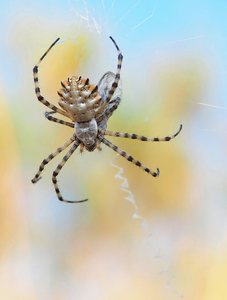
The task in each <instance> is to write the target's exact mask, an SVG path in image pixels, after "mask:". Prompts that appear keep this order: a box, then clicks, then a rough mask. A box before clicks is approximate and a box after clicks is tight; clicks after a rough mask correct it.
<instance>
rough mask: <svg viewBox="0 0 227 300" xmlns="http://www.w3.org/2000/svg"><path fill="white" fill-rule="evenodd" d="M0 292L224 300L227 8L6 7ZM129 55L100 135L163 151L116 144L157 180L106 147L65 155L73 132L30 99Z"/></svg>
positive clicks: (113, 1) (51, 297)
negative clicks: (55, 177) (55, 176)
mask: <svg viewBox="0 0 227 300" xmlns="http://www.w3.org/2000/svg"><path fill="white" fill-rule="evenodd" d="M0 6H1V21H0V25H1V26H0V37H1V47H0V54H1V59H0V61H1V67H0V154H1V155H0V174H1V175H0V176H1V181H0V298H1V299H6V300H8V299H9V300H14V299H21V300H27V299H28V300H38V299H48V300H63V299H67V300H71V299H82V300H84V299H85V300H87V299H88V300H90V299H92V300H96V299H97V300H100V299H101V300H104V299H110V300H116V299H117V300H119V299H124V300H126V299H130V300H133V299H135V300H138V299H140V300H150V299H155V300H167V299H177V300H178V299H186V300H191V299H193V300H197V299H199V300H214V299H215V300H217V299H218V300H224V299H227V285H226V280H227V234H226V232H227V218H226V215H227V201H226V197H227V187H226V180H227V171H226V167H227V159H226V157H227V143H226V135H227V26H226V20H227V2H226V1H224V0H220V1H211V0H210V1H209V0H208V1H204V0H202V1H195V0H191V1H186V0H184V1H177V0H173V1H164V0H156V1H154V0H151V1H139V0H127V1H124V2H123V1H117V0H97V1H88V0H87V1H86V0H83V1H77V0H71V1H70V0H69V1H67V0H65V1H63V0H62V1H60V0H59V1H43V0H40V1H32V2H30V1H25V0H21V1H0ZM109 35H112V36H113V37H114V38H115V39H116V41H117V43H118V44H119V46H120V48H121V50H122V52H123V54H124V61H123V69H122V85H123V95H122V103H121V105H120V107H119V109H118V110H117V111H116V112H115V113H114V115H113V116H112V117H111V119H110V120H109V125H108V128H109V129H110V130H117V131H122V132H132V133H134V132H135V133H138V134H143V135H147V136H165V135H169V134H171V133H174V132H175V131H176V130H177V129H178V127H179V125H180V124H181V123H182V124H183V130H182V132H181V134H180V135H179V136H178V137H177V138H176V139H175V140H172V141H171V142H169V143H143V142H140V141H130V140H124V139H120V138H110V140H111V141H112V142H114V143H115V144H117V145H118V146H120V147H121V148H122V149H124V150H126V151H127V152H128V153H129V154H131V155H133V156H135V157H136V158H137V159H139V160H141V161H142V162H143V163H144V164H145V165H147V166H149V167H151V168H153V169H155V168H157V167H159V168H160V172H161V173H160V177H159V178H152V177H151V176H149V175H148V174H147V173H145V172H143V171H141V170H140V169H139V168H137V167H136V166H134V165H132V164H130V163H128V162H127V161H125V160H124V159H123V158H121V157H119V156H117V155H116V153H115V152H113V151H112V150H111V149H108V148H107V147H105V145H103V150H102V151H101V152H97V151H96V152H93V153H83V154H82V155H81V154H80V153H79V152H78V151H77V152H76V153H75V154H74V156H73V157H72V158H71V159H70V161H69V162H68V163H67V164H66V166H65V168H64V169H63V170H62V172H61V174H60V175H59V185H60V187H61V189H62V193H63V195H64V196H65V197H66V198H67V199H70V200H74V199H81V198H84V197H88V198H89V201H88V202H86V203H84V204H79V205H70V204H64V203H60V202H59V201H58V200H57V198H56V195H55V192H54V188H53V186H52V182H51V174H52V172H53V170H54V168H55V167H56V166H57V164H58V162H59V161H60V160H61V158H62V155H59V157H57V158H56V159H55V160H53V161H52V162H51V163H50V164H49V165H48V166H47V167H46V169H45V172H44V174H43V178H42V180H41V181H40V182H38V183H37V184H36V185H32V183H31V181H30V180H31V178H32V177H33V176H34V174H35V172H36V171H37V170H38V167H39V164H40V162H41V161H42V159H43V158H45V157H46V156H47V155H48V154H49V153H51V152H52V151H53V150H55V149H56V148H57V147H59V146H60V145H62V144H63V143H64V142H65V141H66V140H67V139H68V138H69V137H70V135H71V134H72V130H71V129H70V128H65V127H64V126H62V125H60V124H55V123H52V122H49V121H47V120H46V119H45V118H44V112H45V111H46V108H45V107H44V106H43V105H41V104H40V103H38V101H37V100H36V97H35V93H34V86H33V77H32V68H33V66H34V65H35V64H36V62H37V61H38V59H39V58H40V56H41V55H42V54H43V53H44V51H45V50H46V49H47V48H48V47H49V45H50V44H51V43H52V42H53V41H54V40H55V39H56V38H57V37H60V38H61V40H60V42H59V44H58V45H57V46H55V48H54V49H53V50H52V51H51V52H50V53H49V54H48V56H47V57H46V59H45V61H43V63H42V65H41V66H40V85H41V89H42V93H43V94H44V95H45V97H46V98H47V99H49V100H50V101H51V102H52V103H54V104H57V101H58V96H57V94H56V91H57V89H59V87H60V80H64V79H66V78H67V77H68V76H71V75H73V74H75V75H77V74H78V75H82V76H84V77H89V78H90V80H91V82H94V83H95V82H97V81H98V80H99V79H100V78H101V76H102V75H103V74H104V73H105V72H106V71H109V70H110V71H113V72H114V71H115V70H116V64H117V53H116V49H115V48H114V46H113V44H112V43H111V41H110V40H109V38H108V37H109Z"/></svg>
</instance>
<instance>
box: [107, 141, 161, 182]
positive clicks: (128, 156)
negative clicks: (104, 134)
mask: <svg viewBox="0 0 227 300" xmlns="http://www.w3.org/2000/svg"><path fill="white" fill-rule="evenodd" d="M102 142H103V143H104V144H105V145H107V146H108V147H110V148H111V149H113V150H114V151H116V152H117V153H118V154H120V155H121V156H123V157H124V158H126V159H127V160H128V161H130V162H132V163H133V164H134V165H136V166H137V167H140V168H141V169H143V170H144V171H145V172H147V173H149V174H151V175H152V176H153V177H157V176H158V175H159V169H158V168H157V171H156V172H154V171H152V170H151V169H149V168H147V167H145V166H144V165H143V164H142V163H141V162H140V161H138V160H136V159H134V158H133V157H132V156H131V155H128V154H127V153H126V152H125V151H122V150H121V149H120V148H118V147H117V146H115V145H114V144H112V143H111V142H109V141H108V140H106V139H105V138H103V139H102Z"/></svg>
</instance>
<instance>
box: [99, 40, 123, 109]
mask: <svg viewBox="0 0 227 300" xmlns="http://www.w3.org/2000/svg"><path fill="white" fill-rule="evenodd" d="M110 39H111V41H112V42H113V43H114V46H115V47H116V49H117V51H118V63H117V71H116V74H115V79H114V82H113V83H112V87H111V89H110V90H109V93H108V96H107V98H106V100H105V103H104V104H103V105H102V106H101V107H100V109H99V111H98V114H100V113H102V112H103V111H104V110H105V108H106V106H107V105H108V103H109V102H110V100H111V98H112V96H113V94H114V92H115V90H116V88H117V87H118V83H119V80H120V73H121V66H122V60H123V55H122V53H121V50H120V49H119V47H118V45H117V43H116V42H115V40H114V39H113V38H112V37H111V36H110Z"/></svg>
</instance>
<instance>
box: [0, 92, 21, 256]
mask: <svg viewBox="0 0 227 300" xmlns="http://www.w3.org/2000/svg"><path fill="white" fill-rule="evenodd" d="M0 120H1V123H0V124H1V125H0V136H1V139H0V153H1V159H0V174H1V180H0V199H1V201H0V236H1V239H0V255H1V256H3V257H4V256H7V253H8V251H10V248H11V246H12V245H13V244H14V243H16V238H15V231H17V230H18V233H19V228H20V216H18V215H17V205H18V203H17V202H16V200H17V194H20V193H21V182H20V157H19V153H18V145H17V140H16V135H15V130H14V128H13V124H12V122H11V118H10V112H9V109H8V107H7V104H6V102H5V97H4V95H3V93H2V92H1V95H0Z"/></svg>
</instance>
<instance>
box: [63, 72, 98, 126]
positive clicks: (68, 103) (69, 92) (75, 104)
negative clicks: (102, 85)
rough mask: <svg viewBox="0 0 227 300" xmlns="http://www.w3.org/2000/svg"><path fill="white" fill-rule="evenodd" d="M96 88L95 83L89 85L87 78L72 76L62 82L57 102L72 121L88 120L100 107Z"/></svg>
mask: <svg viewBox="0 0 227 300" xmlns="http://www.w3.org/2000/svg"><path fill="white" fill-rule="evenodd" d="M97 90H98V87H97V85H90V84H89V79H81V77H75V76H73V77H72V78H70V79H68V81H63V82H62V89H61V90H59V91H58V95H59V96H60V100H59V102H58V103H59V105H60V106H61V108H62V109H63V110H65V111H66V113H67V114H68V117H69V118H70V119H71V120H72V121H73V122H88V121H90V120H91V119H93V118H95V116H96V115H97V114H98V113H99V110H100V108H101V107H100V102H101V96H100V95H99V93H98V91H97Z"/></svg>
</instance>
